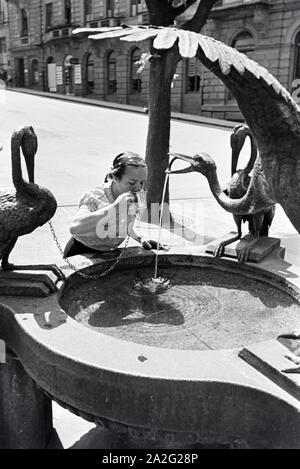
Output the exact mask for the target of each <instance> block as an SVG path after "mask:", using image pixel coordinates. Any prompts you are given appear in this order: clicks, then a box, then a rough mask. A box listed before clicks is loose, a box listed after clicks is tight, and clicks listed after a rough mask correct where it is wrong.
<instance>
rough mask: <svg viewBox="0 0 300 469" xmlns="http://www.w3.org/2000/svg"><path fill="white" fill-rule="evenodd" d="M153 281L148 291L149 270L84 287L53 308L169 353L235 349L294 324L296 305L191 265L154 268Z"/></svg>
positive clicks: (298, 314)
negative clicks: (160, 284) (156, 278)
mask: <svg viewBox="0 0 300 469" xmlns="http://www.w3.org/2000/svg"><path fill="white" fill-rule="evenodd" d="M159 275H160V277H162V278H163V279H165V280H167V281H169V284H167V288H159V289H158V290H157V289H156V288H153V284H152V282H151V281H150V282H149V280H151V278H152V276H153V268H138V269H128V270H123V271H120V272H115V273H113V274H111V275H109V276H108V277H106V278H102V279H101V280H97V281H84V282H82V283H81V284H74V285H73V286H72V285H71V286H70V287H69V288H68V289H67V290H66V291H65V293H64V294H63V296H62V297H61V299H60V304H61V306H62V307H63V308H64V309H65V311H66V312H67V313H68V314H69V315H70V316H71V317H73V318H74V319H75V320H76V321H78V322H79V323H81V324H82V325H83V326H86V327H89V328H92V329H93V330H95V331H98V332H101V333H104V334H108V335H111V336H113V337H116V338H119V339H122V340H127V341H129V342H135V343H139V344H145V345H150V346H156V347H163V348H169V349H190V350H210V349H228V348H235V347H242V346H245V345H247V344H250V343H255V342H260V341H263V340H267V339H272V338H275V337H277V335H279V334H280V333H282V331H286V330H294V329H295V328H297V327H298V325H299V320H300V306H299V303H297V302H296V300H295V299H293V298H292V297H291V296H290V295H288V294H287V293H284V292H283V291H281V290H279V289H277V288H275V287H273V286H270V285H268V284H266V283H264V282H262V281H259V280H254V279H251V278H247V277H244V276H242V275H241V274H232V273H226V272H220V271H217V270H213V269H210V268H202V269H199V268H193V267H176V268H171V269H170V268H160V269H159ZM141 285H142V288H141ZM148 287H149V288H148Z"/></svg>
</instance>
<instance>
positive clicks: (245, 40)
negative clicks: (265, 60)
mask: <svg viewBox="0 0 300 469" xmlns="http://www.w3.org/2000/svg"><path fill="white" fill-rule="evenodd" d="M231 47H234V48H235V49H237V50H238V51H240V52H243V53H244V54H247V53H248V52H250V51H253V50H254V48H255V44H254V39H253V36H252V34H250V33H249V32H248V31H243V32H241V33H239V34H238V35H237V36H236V37H235V39H234V40H233V41H232V44H231ZM247 55H248V54H247Z"/></svg>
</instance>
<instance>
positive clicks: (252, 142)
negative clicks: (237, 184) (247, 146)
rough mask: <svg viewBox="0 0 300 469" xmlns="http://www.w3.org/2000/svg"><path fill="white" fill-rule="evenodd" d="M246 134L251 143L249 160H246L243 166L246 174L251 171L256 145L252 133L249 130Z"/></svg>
mask: <svg viewBox="0 0 300 469" xmlns="http://www.w3.org/2000/svg"><path fill="white" fill-rule="evenodd" d="M248 135H249V137H250V143H251V154H250V160H249V161H248V164H247V166H246V168H245V172H246V173H247V174H249V173H250V172H251V171H252V169H253V166H254V163H255V160H256V157H257V146H256V143H255V141H254V138H253V135H252V134H251V133H250V132H249V133H248Z"/></svg>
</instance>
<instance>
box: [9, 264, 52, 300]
mask: <svg viewBox="0 0 300 469" xmlns="http://www.w3.org/2000/svg"><path fill="white" fill-rule="evenodd" d="M56 283H57V276H56V275H55V274H54V273H53V272H50V271H46V270H45V271H38V272H37V271H34V270H26V271H24V270H20V271H19V270H13V271H9V270H4V271H2V270H0V296H27V297H28V296H29V297H37V298H42V297H46V296H48V295H50V294H51V293H54V292H56V291H57V286H56Z"/></svg>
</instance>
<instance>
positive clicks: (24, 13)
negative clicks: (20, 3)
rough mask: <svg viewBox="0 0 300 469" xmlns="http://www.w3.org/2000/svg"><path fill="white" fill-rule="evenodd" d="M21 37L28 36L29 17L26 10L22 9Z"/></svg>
mask: <svg viewBox="0 0 300 469" xmlns="http://www.w3.org/2000/svg"><path fill="white" fill-rule="evenodd" d="M21 36H28V17H27V11H26V10H25V8H22V9H21Z"/></svg>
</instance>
